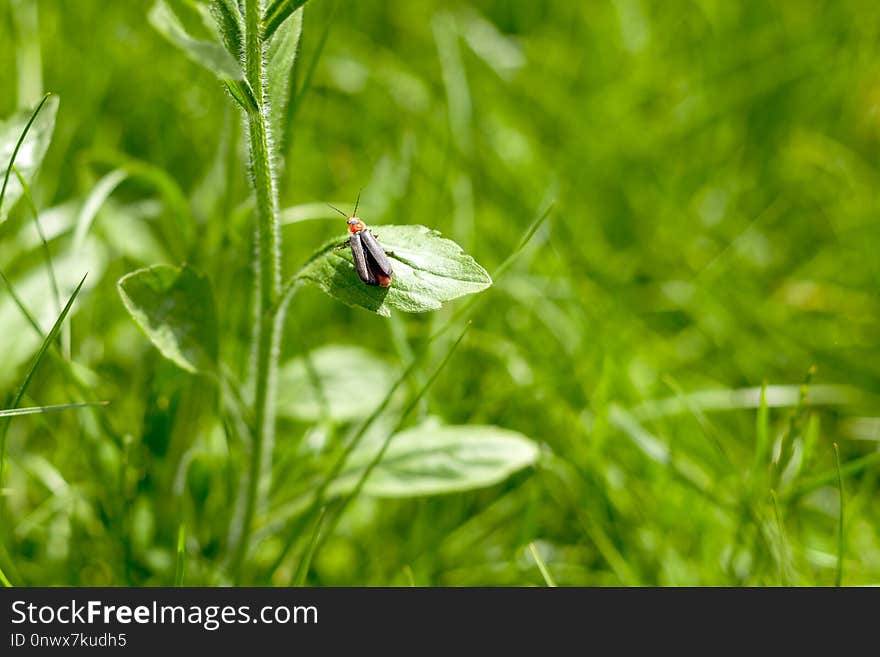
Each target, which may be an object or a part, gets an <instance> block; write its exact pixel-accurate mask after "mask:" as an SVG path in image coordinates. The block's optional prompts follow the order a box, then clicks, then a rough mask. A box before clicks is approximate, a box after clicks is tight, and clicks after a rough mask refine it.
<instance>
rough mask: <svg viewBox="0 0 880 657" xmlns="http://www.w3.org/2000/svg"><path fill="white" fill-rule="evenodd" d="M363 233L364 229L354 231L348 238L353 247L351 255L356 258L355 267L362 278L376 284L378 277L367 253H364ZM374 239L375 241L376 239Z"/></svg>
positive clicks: (369, 283) (368, 282)
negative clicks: (369, 262)
mask: <svg viewBox="0 0 880 657" xmlns="http://www.w3.org/2000/svg"><path fill="white" fill-rule="evenodd" d="M362 233H363V231H361V232H360V233H352V235H351V237H350V238H349V239H348V244H349V246H350V247H351V257H352V260H354V268H355V270H356V271H357V273H358V276H360V278H361V280H362V281H363V282H364V283H366V284H367V285H376V277H375V276H374V275H373V272H371V271H370V268H369V266H368V265H367V254H366V253H364V245H363V243H362V242H361V235H362ZM373 241H374V242H375V241H376V240H373Z"/></svg>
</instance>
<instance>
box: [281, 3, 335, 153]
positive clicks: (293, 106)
mask: <svg viewBox="0 0 880 657" xmlns="http://www.w3.org/2000/svg"><path fill="white" fill-rule="evenodd" d="M338 9H339V2H338V0H337V2H334V3H333V8H332V9H331V10H330V16H329V17H328V18H327V24H326V25H325V26H324V31H323V32H322V33H321V38H320V40H319V41H318V45H317V47H316V48H315V54H314V55H313V56H312V60H311V61H310V62H309V67H308V68H307V69H306V76H305V79H304V80H303V83H302V85H300V88H299V89H298V90H297V92H296V93H295V94H294V96H293V99H292V100H291V102H290V107H289V108H288V110H287V130H288V132H290V129H291V127H292V126H293V124H294V119H295V118H296V113H297V111H298V110H299V106H300V105H301V104H302V100H303V98H304V97H305V95H306V94H307V93H308V91H309V89H310V88H311V87H312V78H313V77H314V75H315V70H316V69H317V68H318V62H319V61H320V60H321V55H322V54H323V52H324V46H325V45H326V44H327V39H328V37H329V36H330V28H331V27H332V26H333V20H334V18H336V11H337V10H338ZM298 59H299V58H297V60H298ZM289 137H290V135H287V139H286V140H285V143H287V144H290V138H289Z"/></svg>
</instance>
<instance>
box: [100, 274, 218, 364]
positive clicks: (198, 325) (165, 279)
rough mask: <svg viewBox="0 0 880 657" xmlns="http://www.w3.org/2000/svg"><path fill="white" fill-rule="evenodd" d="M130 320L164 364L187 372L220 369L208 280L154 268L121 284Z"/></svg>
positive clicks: (213, 308) (118, 284)
mask: <svg viewBox="0 0 880 657" xmlns="http://www.w3.org/2000/svg"><path fill="white" fill-rule="evenodd" d="M117 287H118V289H119V294H120V296H121V297H122V301H123V303H124V304H125V307H126V309H127V310H128V312H129V314H131V316H132V318H133V319H134V321H135V322H136V323H137V324H138V326H140V328H141V329H142V330H143V332H144V333H145V334H146V336H147V337H148V338H149V339H150V342H152V343H153V344H154V345H155V346H156V348H157V349H158V350H159V351H160V352H161V353H162V355H163V356H165V358H167V359H169V360H170V361H172V362H173V363H175V364H176V365H178V366H179V367H181V368H183V369H185V370H187V371H189V372H207V371H212V370H213V369H214V368H215V366H216V364H217V351H218V347H217V313H216V310H215V307H214V298H213V293H212V291H211V285H210V283H209V282H208V279H207V278H205V277H204V276H202V275H201V274H199V273H198V272H196V271H195V270H194V269H192V268H191V267H188V266H184V267H183V268H180V269H179V268H177V267H172V266H170V265H154V266H152V267H147V268H145V269H138V270H137V271H133V272H131V273H130V274H127V275H125V276H123V277H122V278H121V279H119V282H118V283H117Z"/></svg>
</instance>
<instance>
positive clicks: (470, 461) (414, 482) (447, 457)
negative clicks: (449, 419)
mask: <svg viewBox="0 0 880 657" xmlns="http://www.w3.org/2000/svg"><path fill="white" fill-rule="evenodd" d="M376 449H377V446H376V445H375V444H366V445H363V446H361V447H359V448H358V449H357V450H355V452H354V453H353V454H352V455H351V458H350V460H349V465H348V466H347V467H346V472H345V473H344V474H343V475H342V476H341V477H340V478H339V479H338V480H337V481H336V482H335V483H334V485H333V486H332V487H331V490H332V493H333V494H343V492H344V491H346V490H348V489H349V488H351V487H352V486H353V485H354V483H355V482H356V481H357V479H358V477H359V475H360V473H361V471H362V470H363V468H364V467H366V465H367V464H368V463H369V462H370V460H371V459H372V458H373V456H374V453H375V451H376ZM537 458H538V447H537V445H536V444H535V443H534V442H532V441H531V440H529V439H528V438H526V437H525V436H523V435H522V434H520V433H517V432H515V431H509V430H507V429H501V428H499V427H494V426H476V425H474V426H470V425H459V426H443V425H438V424H434V423H433V422H431V423H425V424H422V425H419V426H417V427H413V428H411V429H407V430H406V431H403V432H401V433H399V434H397V435H396V436H394V437H393V438H392V440H391V444H390V446H389V448H388V451H387V452H386V453H385V457H384V458H383V459H382V461H381V462H380V463H379V464H378V465H377V466H376V468H375V469H374V470H373V472H372V474H371V475H370V477H369V478H368V479H367V481H366V482H365V484H364V489H363V492H364V493H366V494H368V495H373V496H375V497H415V496H421V495H440V494H444V493H454V492H460V491H466V490H473V489H476V488H483V487H486V486H491V485H493V484H496V483H498V482H500V481H503V480H504V479H506V478H507V477H509V476H510V475H512V474H513V473H514V472H517V471H519V470H522V469H523V468H525V467H528V466H530V465H533V464H534V463H535V461H536V460H537Z"/></svg>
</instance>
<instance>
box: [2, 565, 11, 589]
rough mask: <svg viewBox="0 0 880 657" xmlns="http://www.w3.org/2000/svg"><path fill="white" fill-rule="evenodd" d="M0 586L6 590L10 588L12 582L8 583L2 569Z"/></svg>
mask: <svg viewBox="0 0 880 657" xmlns="http://www.w3.org/2000/svg"><path fill="white" fill-rule="evenodd" d="M0 584H2V585H3V586H5V587H6V588H8V589H9V588H12V582H10V581H9V578H8V577H6V573H4V572H3V569H2V568H0Z"/></svg>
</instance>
